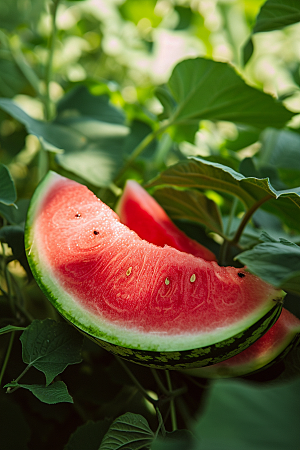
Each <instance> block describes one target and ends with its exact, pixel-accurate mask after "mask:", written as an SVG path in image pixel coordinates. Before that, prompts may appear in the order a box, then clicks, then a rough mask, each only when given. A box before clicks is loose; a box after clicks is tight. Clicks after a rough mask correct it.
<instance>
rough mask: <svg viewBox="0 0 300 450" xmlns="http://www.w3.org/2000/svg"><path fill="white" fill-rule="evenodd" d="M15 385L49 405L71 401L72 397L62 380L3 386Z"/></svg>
mask: <svg viewBox="0 0 300 450" xmlns="http://www.w3.org/2000/svg"><path fill="white" fill-rule="evenodd" d="M16 386H18V387H21V388H23V389H28V390H29V391H30V392H32V393H33V395H35V396H36V397H37V398H38V399H39V400H40V401H41V402H44V403H48V404H49V405H54V404H55V403H73V399H72V397H71V396H70V394H69V392H68V389H67V386H66V385H65V383H64V382H63V381H55V382H54V383H52V384H50V385H49V386H43V385H42V384H18V383H9V384H6V385H5V386H4V387H6V388H8V387H10V388H14V387H16Z"/></svg>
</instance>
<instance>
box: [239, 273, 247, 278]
mask: <svg viewBox="0 0 300 450" xmlns="http://www.w3.org/2000/svg"><path fill="white" fill-rule="evenodd" d="M238 276H239V277H240V278H244V277H245V276H246V275H245V274H244V273H243V272H238Z"/></svg>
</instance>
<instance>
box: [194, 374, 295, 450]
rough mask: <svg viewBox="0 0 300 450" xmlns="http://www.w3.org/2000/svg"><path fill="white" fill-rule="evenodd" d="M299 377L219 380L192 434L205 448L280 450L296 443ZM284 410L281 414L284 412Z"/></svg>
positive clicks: (293, 447) (291, 448)
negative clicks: (264, 381) (289, 379)
mask: <svg viewBox="0 0 300 450" xmlns="http://www.w3.org/2000/svg"><path fill="white" fill-rule="evenodd" d="M299 395H300V380H299V378H298V379H296V380H294V381H293V382H291V383H286V384H277V385H274V384H273V385H268V386H265V385H264V386H257V385H252V384H249V383H247V382H245V381H237V380H226V381H225V380H218V381H215V382H214V383H212V388H211V390H210V392H209V395H208V398H207V399H206V408H205V410H204V412H203V415H202V416H201V418H200V419H199V421H198V424H197V426H196V430H195V434H196V435H198V436H199V439H200V440H201V447H200V448H203V449H205V450H219V449H222V450H253V449H255V450H282V449H286V450H287V449H289V450H293V449H296V448H297V447H298V445H299ZM283 411H284V414H283Z"/></svg>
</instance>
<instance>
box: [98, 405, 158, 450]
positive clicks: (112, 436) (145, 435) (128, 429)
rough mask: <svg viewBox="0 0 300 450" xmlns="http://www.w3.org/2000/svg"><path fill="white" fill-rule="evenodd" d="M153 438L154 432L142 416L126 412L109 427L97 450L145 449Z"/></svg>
mask: <svg viewBox="0 0 300 450" xmlns="http://www.w3.org/2000/svg"><path fill="white" fill-rule="evenodd" d="M153 439H154V434H153V432H152V431H151V429H150V427H149V425H148V422H147V420H146V419H145V418H144V417H143V416H141V415H140V414H133V413H126V414H123V415H122V416H120V417H118V418H117V419H116V420H115V421H114V422H113V423H112V425H111V426H110V427H109V430H108V432H107V433H106V435H105V436H104V438H103V440H102V443H101V445H100V448H99V450H119V449H123V448H124V449H125V448H128V449H131V450H139V449H146V448H149V447H150V445H151V443H152V441H153Z"/></svg>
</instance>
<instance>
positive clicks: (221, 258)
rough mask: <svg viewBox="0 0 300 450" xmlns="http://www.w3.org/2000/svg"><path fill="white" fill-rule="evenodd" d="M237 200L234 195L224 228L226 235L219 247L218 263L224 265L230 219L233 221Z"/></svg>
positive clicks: (227, 247)
mask: <svg viewBox="0 0 300 450" xmlns="http://www.w3.org/2000/svg"><path fill="white" fill-rule="evenodd" d="M238 202H239V200H238V198H237V197H234V198H233V202H232V206H231V209H230V214H229V217H228V222H227V226H226V230H225V236H227V237H225V238H224V242H223V244H222V245H221V248H220V255H219V263H220V265H224V264H225V262H226V260H227V254H228V249H229V242H228V241H229V239H228V238H229V236H230V229H231V224H232V221H233V218H234V215H235V211H236V208H237V205H238Z"/></svg>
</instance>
